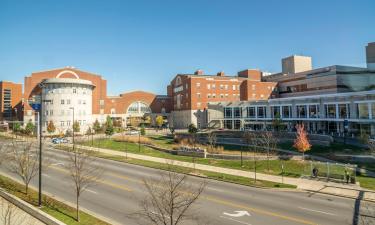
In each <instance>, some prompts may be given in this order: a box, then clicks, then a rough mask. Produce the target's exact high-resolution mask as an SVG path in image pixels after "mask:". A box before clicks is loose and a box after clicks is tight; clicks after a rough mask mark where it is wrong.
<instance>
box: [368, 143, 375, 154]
mask: <svg viewBox="0 0 375 225" xmlns="http://www.w3.org/2000/svg"><path fill="white" fill-rule="evenodd" d="M367 145H368V148H369V150H370V154H371V155H375V140H374V139H369V140H368V142H367Z"/></svg>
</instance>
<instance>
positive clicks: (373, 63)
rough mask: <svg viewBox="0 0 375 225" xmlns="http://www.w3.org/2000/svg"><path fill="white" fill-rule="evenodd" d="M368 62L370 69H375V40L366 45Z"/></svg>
mask: <svg viewBox="0 0 375 225" xmlns="http://www.w3.org/2000/svg"><path fill="white" fill-rule="evenodd" d="M366 62H367V68H368V69H371V70H375V42H371V43H368V45H367V46H366Z"/></svg>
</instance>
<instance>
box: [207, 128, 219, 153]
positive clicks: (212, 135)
mask: <svg viewBox="0 0 375 225" xmlns="http://www.w3.org/2000/svg"><path fill="white" fill-rule="evenodd" d="M216 141H217V138H216V133H214V132H209V133H207V142H208V145H209V147H210V150H211V151H212V152H213V149H214V148H215V145H216Z"/></svg>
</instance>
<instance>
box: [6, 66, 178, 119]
mask: <svg viewBox="0 0 375 225" xmlns="http://www.w3.org/2000/svg"><path fill="white" fill-rule="evenodd" d="M46 79H60V80H62V79H67V80H69V79H77V80H86V81H90V82H91V84H92V86H93V87H94V88H93V90H92V104H91V109H90V110H89V112H90V115H92V119H91V121H87V122H90V123H92V122H93V121H95V120H96V119H98V120H99V121H100V122H102V123H103V122H104V121H105V119H106V117H107V115H110V116H111V117H113V118H117V119H122V121H123V122H125V124H126V123H127V118H128V117H129V116H130V117H132V118H137V119H138V120H139V119H140V118H141V117H142V116H143V115H144V114H148V115H150V116H151V117H152V118H154V117H156V116H157V115H159V114H160V115H163V116H164V117H167V116H168V114H169V113H170V111H171V104H170V103H171V101H170V98H169V97H168V96H162V95H155V94H152V93H149V92H144V91H133V92H128V93H124V94H121V95H119V96H107V81H106V80H105V79H103V78H102V76H101V75H98V74H94V73H89V72H85V71H82V70H78V69H75V68H73V67H66V68H59V69H53V70H46V71H40V72H34V73H32V74H31V75H29V76H26V77H25V87H24V88H25V90H24V93H23V94H22V85H21V84H19V88H18V89H17V90H15V91H14V93H15V94H16V95H17V96H18V97H17V99H19V100H21V98H22V96H23V98H24V99H25V101H24V104H23V107H21V111H23V112H24V113H23V115H21V116H20V118H21V119H22V118H23V120H24V121H29V120H32V121H35V113H34V111H33V109H32V108H31V106H30V105H29V101H30V100H32V99H35V97H38V96H39V95H40V92H41V89H40V88H39V83H41V82H43V81H45V80H46ZM2 102H4V101H2ZM69 102H70V101H69ZM56 104H60V103H54V105H55V106H56ZM65 105H66V104H65ZM135 107H137V108H135ZM55 111H56V108H55ZM47 113H48V112H47ZM55 115H56V112H55ZM65 115H66V113H65ZM65 122H66V121H65ZM69 124H70V123H69Z"/></svg>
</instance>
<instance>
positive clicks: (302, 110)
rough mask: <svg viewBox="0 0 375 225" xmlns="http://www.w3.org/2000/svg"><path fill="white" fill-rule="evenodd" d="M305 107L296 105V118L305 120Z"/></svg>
mask: <svg viewBox="0 0 375 225" xmlns="http://www.w3.org/2000/svg"><path fill="white" fill-rule="evenodd" d="M306 108H307V107H306V105H297V116H298V118H306V117H307V112H306V111H307V110H306Z"/></svg>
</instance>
